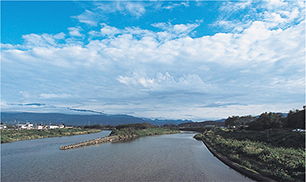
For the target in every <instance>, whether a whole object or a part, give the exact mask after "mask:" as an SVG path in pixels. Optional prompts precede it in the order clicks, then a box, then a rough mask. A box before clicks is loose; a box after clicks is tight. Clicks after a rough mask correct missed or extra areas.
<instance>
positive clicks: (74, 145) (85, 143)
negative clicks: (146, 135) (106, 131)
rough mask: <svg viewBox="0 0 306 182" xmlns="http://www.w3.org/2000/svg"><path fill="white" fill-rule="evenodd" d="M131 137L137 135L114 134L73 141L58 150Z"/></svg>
mask: <svg viewBox="0 0 306 182" xmlns="http://www.w3.org/2000/svg"><path fill="white" fill-rule="evenodd" d="M131 138H137V135H115V136H107V137H103V138H97V139H93V140H88V141H84V142H80V143H75V144H71V145H65V146H61V147H60V150H69V149H76V148H81V147H87V146H91V145H98V144H101V143H108V142H118V141H121V140H128V139H131Z"/></svg>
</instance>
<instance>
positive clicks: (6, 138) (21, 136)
mask: <svg viewBox="0 0 306 182" xmlns="http://www.w3.org/2000/svg"><path fill="white" fill-rule="evenodd" d="M98 132H101V129H83V128H58V129H49V130H37V129H31V130H1V143H9V142H14V141H19V140H31V139H38V138H50V137H62V136H72V135H84V134H91V133H98Z"/></svg>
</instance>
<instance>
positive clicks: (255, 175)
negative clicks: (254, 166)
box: [201, 139, 276, 182]
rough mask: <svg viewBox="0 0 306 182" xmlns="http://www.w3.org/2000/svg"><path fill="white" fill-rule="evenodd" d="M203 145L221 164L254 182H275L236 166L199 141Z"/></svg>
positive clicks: (238, 165)
mask: <svg viewBox="0 0 306 182" xmlns="http://www.w3.org/2000/svg"><path fill="white" fill-rule="evenodd" d="M201 141H202V142H203V143H204V145H205V146H206V147H207V149H208V150H209V151H210V152H211V153H212V154H213V155H214V156H215V157H216V158H218V159H219V160H220V161H221V162H223V163H224V164H226V165H227V166H229V167H230V168H232V169H234V170H235V171H237V172H239V173H241V174H243V175H244V176H246V177H248V178H251V179H253V180H256V181H267V182H276V181H275V180H273V179H271V178H268V177H265V176H263V175H261V174H259V173H258V172H255V171H253V170H251V169H248V168H246V167H244V166H242V165H240V164H237V163H235V162H233V161H231V160H229V159H228V158H227V157H225V156H223V155H222V154H220V153H219V152H217V151H216V150H215V149H214V148H213V147H211V146H210V145H209V144H208V142H206V141H205V140H204V139H202V140H201Z"/></svg>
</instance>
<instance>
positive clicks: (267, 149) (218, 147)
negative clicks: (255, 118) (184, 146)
mask: <svg viewBox="0 0 306 182" xmlns="http://www.w3.org/2000/svg"><path fill="white" fill-rule="evenodd" d="M194 137H195V138H196V139H198V140H202V141H203V142H204V143H205V145H206V146H208V148H209V149H210V150H211V149H212V148H213V149H214V150H215V151H217V153H219V155H215V156H216V157H218V156H219V157H220V156H223V157H220V160H222V159H224V158H225V159H227V160H230V161H231V162H234V163H237V164H238V165H235V166H238V167H241V166H242V168H245V169H246V170H249V171H253V172H255V174H256V173H259V174H261V175H263V176H265V177H268V178H271V179H274V180H277V181H305V134H304V133H296V132H292V131H288V130H281V131H280V130H276V131H270V130H267V131H261V132H257V133H256V131H243V130H231V129H218V128H216V129H206V130H205V131H203V133H202V134H197V135H195V136H194ZM265 141H267V142H265ZM290 141H295V143H292V144H290V145H288V144H287V143H288V142H290ZM214 150H211V151H212V153H214V152H213V151H214ZM219 157H218V158H219ZM235 166H234V167H235ZM231 167H232V166H231ZM234 167H233V168H234ZM243 173H244V172H243ZM246 175H247V174H246ZM250 177H251V178H252V176H250ZM264 181H269V180H264Z"/></svg>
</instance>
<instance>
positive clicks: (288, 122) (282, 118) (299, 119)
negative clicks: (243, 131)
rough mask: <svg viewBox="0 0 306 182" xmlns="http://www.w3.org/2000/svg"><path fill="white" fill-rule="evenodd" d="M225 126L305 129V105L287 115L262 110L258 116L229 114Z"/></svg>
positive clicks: (252, 128)
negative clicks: (301, 108)
mask: <svg viewBox="0 0 306 182" xmlns="http://www.w3.org/2000/svg"><path fill="white" fill-rule="evenodd" d="M225 126H227V127H239V128H247V129H250V130H264V129H277V128H279V129H280V128H283V129H286V128H288V129H295V128H298V129H305V106H303V110H298V109H296V110H290V111H289V113H288V114H287V115H284V114H282V113H274V112H264V113H262V114H260V115H259V116H258V117H254V116H251V115H248V116H230V117H228V118H227V119H226V120H225Z"/></svg>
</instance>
